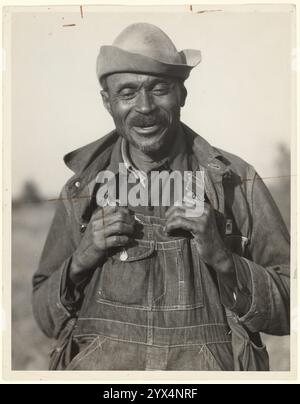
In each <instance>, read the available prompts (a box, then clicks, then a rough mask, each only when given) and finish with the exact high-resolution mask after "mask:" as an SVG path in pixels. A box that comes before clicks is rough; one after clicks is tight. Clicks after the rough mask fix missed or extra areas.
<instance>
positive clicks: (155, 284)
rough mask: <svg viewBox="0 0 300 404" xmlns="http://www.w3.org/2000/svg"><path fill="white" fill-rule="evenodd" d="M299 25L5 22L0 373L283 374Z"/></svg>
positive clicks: (287, 9) (168, 17)
mask: <svg viewBox="0 0 300 404" xmlns="http://www.w3.org/2000/svg"><path fill="white" fill-rule="evenodd" d="M295 21H296V8H295V6H294V5H291V4H277V5H276V4H269V5H260V4H256V5H254V4H253V5H251V4H247V5H246V4H245V5H224V4H221V5H220V6H218V5H210V6H208V5H205V4H204V5H201V4H199V5H182V6H179V5H178V6H176V5H174V6H168V7H167V6H117V5H114V6H87V5H82V6H75V5H74V6H55V7H51V6H38V7H37V6H32V7H25V6H24V7H21V6H20V7H5V9H4V11H3V23H4V28H5V29H4V41H5V42H4V43H5V44H6V47H7V48H6V70H5V72H4V76H3V78H4V85H5V88H4V89H5V91H6V95H7V94H8V95H9V96H8V98H4V105H5V103H6V101H5V100H7V103H6V112H7V111H9V118H7V124H6V128H9V132H10V150H11V153H10V155H11V163H10V167H11V269H10V271H11V272H10V282H11V284H10V285H8V289H9V290H10V288H11V313H10V314H9V313H8V314H7V316H8V317H10V321H9V322H8V325H10V331H9V333H10V337H11V338H10V344H11V352H10V354H9V356H10V369H9V370H10V371H51V372H52V371H65V372H66V374H68V375H71V376H72V374H75V372H76V371H144V372H145V371H152V372H150V374H153V378H155V374H156V373H155V371H180V372H182V373H181V374H182V377H183V378H184V377H185V371H194V372H195V374H197V376H195V377H198V378H199V380H201V377H202V375H204V374H206V373H203V372H212V374H214V375H215V374H216V375H218V376H220V377H221V376H222V375H226V372H251V374H252V375H253V374H256V373H253V372H267V374H269V373H270V372H284V373H285V374H287V375H288V374H289V373H290V372H291V371H292V370H295V368H294V365H295V364H294V365H293V363H292V362H293V352H294V351H293V349H292V345H293V344H292V341H291V339H292V338H291V337H292V335H293V333H295V332H296V330H295V327H294V328H293V322H292V321H291V313H293V312H294V310H293V303H291V285H290V279H291V278H294V275H293V274H294V271H295V268H294V267H293V265H292V264H291V262H292V263H293V262H295V260H294V259H292V261H291V241H290V238H291V236H290V235H291V234H292V228H291V226H293V217H294V216H293V214H292V211H291V187H293V181H294V179H293V178H295V175H296V171H295V169H294V167H295V164H294V162H292V158H293V155H294V154H293V148H294V147H295V140H294V136H295V127H296V113H295V111H296V106H295V105H296V97H295V89H294V85H295V74H296V66H295V63H296V62H295V60H294V59H295V36H296V35H295ZM7 113H8V112H7ZM5 116H7V115H5ZM4 136H6V133H5V131H4ZM4 153H5V147H4ZM5 173H6V174H5ZM4 174H5V175H8V172H7V171H6V172H5V170H4ZM292 242H293V237H292ZM6 270H8V268H6ZM5 276H6V275H5ZM7 276H8V275H7ZM6 279H8V278H6ZM4 293H9V292H8V291H7V292H4ZM291 357H292V360H291ZM67 372H68V373H67ZM51 374H52V375H54V376H53V377H54V378H55V375H56V374H57V373H56V372H53V373H51ZM85 374H86V372H81V373H80V376H82V377H84V376H85ZM111 374H112V377H113V373H111ZM147 374H148V373H147ZM160 374H162V375H163V373H160ZM170 374H171V375H172V372H171V373H170ZM245 374H246V373H245ZM71 376H70V377H71ZM62 377H63V376H62ZM159 377H160V376H159ZM159 377H158V380H159ZM170 377H172V376H170ZM258 377H259V376H258ZM182 380H183V379H182Z"/></svg>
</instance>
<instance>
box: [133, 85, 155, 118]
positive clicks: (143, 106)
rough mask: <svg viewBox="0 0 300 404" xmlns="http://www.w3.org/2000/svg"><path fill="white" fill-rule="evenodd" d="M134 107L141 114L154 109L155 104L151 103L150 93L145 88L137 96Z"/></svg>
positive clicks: (148, 112)
mask: <svg viewBox="0 0 300 404" xmlns="http://www.w3.org/2000/svg"><path fill="white" fill-rule="evenodd" d="M135 109H136V111H137V112H139V113H141V114H150V113H151V112H153V111H154V109H155V104H154V103H153V99H152V97H151V94H149V92H148V91H146V90H145V89H143V90H142V91H141V92H140V94H139V96H138V97H137V100H136V107H135Z"/></svg>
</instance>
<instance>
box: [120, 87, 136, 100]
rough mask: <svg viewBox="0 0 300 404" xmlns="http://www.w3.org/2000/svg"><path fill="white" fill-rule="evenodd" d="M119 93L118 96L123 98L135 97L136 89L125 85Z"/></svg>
mask: <svg viewBox="0 0 300 404" xmlns="http://www.w3.org/2000/svg"><path fill="white" fill-rule="evenodd" d="M119 94H120V96H121V97H122V98H124V99H130V98H133V97H135V95H136V91H135V89H134V88H130V87H126V88H123V89H122V90H121V91H120V93H119Z"/></svg>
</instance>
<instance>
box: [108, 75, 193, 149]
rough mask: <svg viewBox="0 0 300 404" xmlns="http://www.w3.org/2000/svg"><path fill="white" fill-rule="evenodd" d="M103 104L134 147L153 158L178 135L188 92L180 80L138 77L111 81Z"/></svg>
mask: <svg viewBox="0 0 300 404" xmlns="http://www.w3.org/2000/svg"><path fill="white" fill-rule="evenodd" d="M106 84H107V88H106V89H105V90H106V91H102V93H101V94H102V97H103V102H104V105H105V107H106V108H107V110H108V111H109V112H110V114H111V115H112V117H113V119H114V122H115V125H116V129H117V131H118V132H119V134H120V135H122V136H123V137H125V138H126V139H127V140H128V141H129V142H130V143H131V144H132V145H134V146H135V147H137V148H138V149H140V150H142V151H143V152H144V153H145V154H148V155H151V154H155V153H157V152H159V151H160V150H161V149H162V148H163V147H164V146H165V145H166V144H167V143H168V140H170V138H171V137H172V135H174V134H175V132H176V130H177V127H178V124H179V120H180V108H181V107H182V106H183V105H184V101H185V96H186V93H185V89H184V87H183V85H181V84H180V83H179V82H178V81H177V80H176V79H171V78H164V77H160V76H152V75H148V74H147V75H146V74H137V73H115V74H112V75H110V76H108V77H107V79H106Z"/></svg>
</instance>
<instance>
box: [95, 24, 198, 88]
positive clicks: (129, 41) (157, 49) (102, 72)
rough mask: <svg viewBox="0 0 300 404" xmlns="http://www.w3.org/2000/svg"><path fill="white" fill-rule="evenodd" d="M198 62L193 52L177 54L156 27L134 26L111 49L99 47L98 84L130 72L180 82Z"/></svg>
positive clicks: (174, 48) (128, 28) (171, 43)
mask: <svg viewBox="0 0 300 404" xmlns="http://www.w3.org/2000/svg"><path fill="white" fill-rule="evenodd" d="M200 61H201V52H200V51H199V50H194V49H184V50H182V51H180V52H178V51H177V49H176V47H175V45H174V44H173V42H172V41H171V39H170V38H169V37H168V36H167V35H166V34H165V33H164V32H163V31H162V30H161V29H160V28H158V27H156V26H155V25H152V24H148V23H136V24H132V25H129V26H128V27H126V28H125V29H124V30H123V31H122V32H121V33H120V34H119V35H118V36H117V38H116V39H115V40H114V42H113V44H112V45H111V46H101V48H100V52H99V55H98V58H97V76H98V79H99V81H100V82H101V80H102V79H103V78H104V77H106V76H108V75H110V74H114V73H122V72H130V73H142V74H143V73H145V74H154V75H163V76H171V77H175V78H178V79H181V80H185V79H187V78H188V76H189V74H190V71H191V70H192V69H193V68H194V67H195V66H197V65H198V64H199V63H200Z"/></svg>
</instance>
